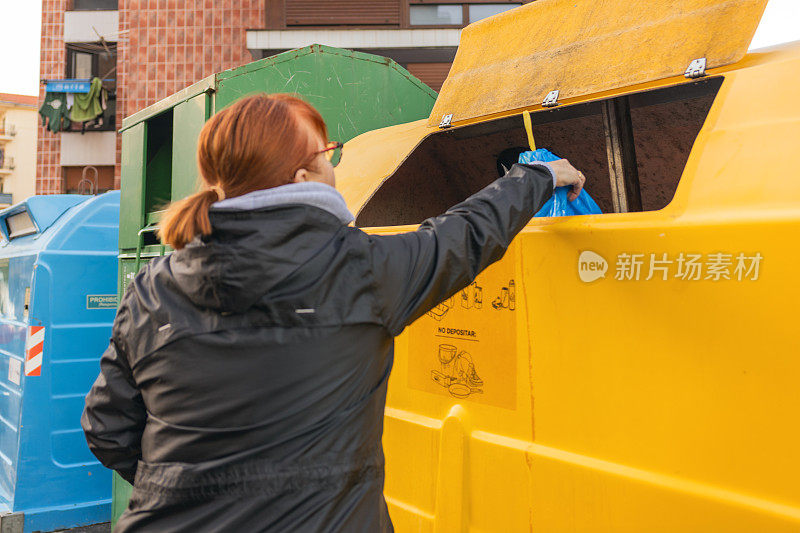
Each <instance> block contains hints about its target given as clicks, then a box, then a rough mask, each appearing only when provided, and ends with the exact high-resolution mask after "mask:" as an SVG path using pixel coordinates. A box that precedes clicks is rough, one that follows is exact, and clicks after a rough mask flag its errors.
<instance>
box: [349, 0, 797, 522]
mask: <svg viewBox="0 0 800 533" xmlns="http://www.w3.org/2000/svg"><path fill="white" fill-rule="evenodd" d="M765 4H766V0H704V1H700V0H651V1H647V2H620V1H619V0H593V1H592V2H579V1H575V0H539V1H537V2H533V3H530V4H527V5H524V6H522V7H520V8H517V9H514V10H512V11H509V12H506V13H504V14H501V15H498V16H496V17H493V18H490V19H487V20H484V21H481V22H478V23H476V24H473V25H471V26H469V27H467V28H466V29H465V30H464V32H463V34H462V37H461V45H460V47H459V50H458V53H457V56H456V59H455V62H454V64H453V67H452V69H451V71H450V75H449V77H448V79H447V81H446V82H445V84H444V86H443V88H442V92H441V94H440V96H439V99H438V101H437V103H436V105H435V107H434V110H433V112H432V114H431V117H430V118H429V119H428V120H422V121H419V122H413V123H409V124H403V125H398V126H393V127H390V128H385V129H382V130H377V131H374V132H370V133H366V134H363V135H361V136H359V137H357V138H355V139H353V140H352V141H350V142H349V143H347V145H346V146H345V153H346V154H347V155H346V157H345V158H344V159H343V161H342V164H341V165H340V166H339V168H337V176H338V184H339V188H340V190H341V191H342V192H343V194H344V195H345V198H346V199H347V201H348V204H349V206H350V208H351V209H352V210H353V212H354V213H356V214H357V219H356V224H357V225H358V226H360V227H364V228H369V229H368V231H369V232H373V233H391V232H400V231H408V230H410V229H413V228H414V227H415V225H416V224H418V223H419V222H421V221H422V220H424V219H425V218H426V217H428V216H434V215H437V214H439V213H440V212H442V211H444V210H445V209H446V208H448V207H449V206H451V205H453V204H455V203H457V202H458V201H460V200H462V199H464V198H465V197H467V196H468V195H469V194H471V193H473V192H475V191H477V190H479V189H480V188H482V187H483V186H485V185H486V184H488V183H490V182H491V181H492V180H493V179H495V178H496V177H497V176H498V170H497V168H498V163H499V160H498V158H502V154H503V153H506V152H507V151H508V150H511V152H512V153H514V150H517V151H518V150H522V149H524V148H525V147H526V146H528V137H527V134H526V131H525V127H524V125H523V119H522V113H523V112H524V111H529V112H530V113H531V119H532V131H533V134H534V137H535V143H536V145H537V146H538V147H541V148H549V149H550V150H551V151H553V152H554V153H556V154H559V155H560V156H562V157H566V158H568V159H570V160H571V161H572V162H573V163H574V164H575V166H577V167H578V168H579V169H581V170H583V171H584V173H585V174H586V176H587V189H588V191H589V193H590V194H591V195H592V196H593V197H594V198H595V200H596V201H597V203H598V204H599V205H600V207H601V208H602V209H603V212H604V214H600V215H589V216H576V217H566V218H536V219H534V220H533V221H531V222H530V224H528V226H527V227H526V228H525V229H524V230H523V231H522V233H521V234H520V235H519V236H518V237H517V238H516V239H515V240H514V242H513V244H512V246H511V248H510V249H509V250H508V252H507V253H506V255H505V257H504V258H503V259H502V260H501V261H500V262H498V263H496V264H495V265H493V266H491V267H490V268H488V269H487V270H486V271H485V272H483V273H482V274H480V275H479V276H478V278H477V279H476V280H475V282H474V283H473V284H471V285H470V286H468V287H466V288H465V289H464V290H463V291H460V292H459V293H457V294H454V295H452V297H450V298H448V299H447V300H445V301H444V302H442V303H441V304H440V305H439V306H437V307H436V308H435V309H433V310H432V311H431V312H430V313H428V314H427V315H425V316H423V317H422V318H420V319H419V320H418V321H416V322H415V323H414V324H412V325H411V326H410V327H408V328H407V329H406V331H405V332H404V333H403V334H402V335H401V336H400V337H399V338H398V339H397V342H396V352H395V353H396V359H395V366H394V371H393V374H392V377H391V379H390V382H389V395H388V406H387V409H386V418H385V435H384V446H385V450H386V468H387V477H386V488H385V494H386V498H387V502H388V504H389V510H390V513H391V516H392V519H393V521H394V523H395V525H396V527H397V530H398V531H401V532H402V531H438V532H459V531H504V532H505V531H537V532H545V533H551V532H585V531H592V532H650V533H652V532H677V531H680V532H718V531H719V532H721V531H725V532H756V531H757V532H765V531H770V532H772V531H776V532H777V531H781V532H782V531H787V532H788V531H792V532H796V531H800V491H798V489H797V480H798V479H800V453H798V450H800V424H798V422H797V421H798V415H797V413H798V412H800V357H798V354H800V335H798V326H797V318H796V315H797V313H796V311H795V310H794V307H795V305H796V304H797V302H799V301H800V282H798V277H797V276H798V274H797V271H798V270H797V269H798V265H800V247H799V246H798V235H800V179H799V178H798V169H800V150H799V149H798V139H800V103H798V100H799V99H800V93H799V92H798V82H800V43H795V44H789V45H784V46H780V47H776V48H772V49H767V50H763V51H758V52H753V53H749V54H746V50H747V48H748V45H749V43H750V40H751V39H752V36H753V33H754V31H755V29H756V27H757V25H758V22H759V20H760V17H761V15H762V13H763V10H764V7H765Z"/></svg>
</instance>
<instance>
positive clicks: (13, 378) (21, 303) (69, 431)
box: [0, 192, 120, 532]
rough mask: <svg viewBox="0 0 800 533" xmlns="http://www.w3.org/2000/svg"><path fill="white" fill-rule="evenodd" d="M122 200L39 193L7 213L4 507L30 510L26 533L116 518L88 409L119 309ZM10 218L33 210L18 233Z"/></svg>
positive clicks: (1, 290)
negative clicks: (90, 440) (85, 414)
mask: <svg viewBox="0 0 800 533" xmlns="http://www.w3.org/2000/svg"><path fill="white" fill-rule="evenodd" d="M119 198H120V195H119V192H110V193H106V194H103V195H100V196H97V197H89V198H88V199H87V197H86V196H78V195H59V196H41V197H33V198H30V199H29V200H27V201H26V202H23V203H22V204H17V205H15V206H12V207H10V208H8V209H5V210H3V211H0V228H2V229H1V231H2V232H3V234H4V236H5V238H6V239H5V241H4V244H3V245H2V247H0V278H2V279H0V306H1V307H2V309H0V313H1V314H2V316H0V359H2V363H0V366H2V368H3V369H4V375H3V378H4V379H3V381H2V392H3V394H2V396H0V409H1V412H2V418H3V427H2V430H1V431H0V453H2V458H3V465H2V471H0V491H1V492H0V507H2V508H3V511H4V512H8V513H15V514H23V515H24V531H26V532H27V531H52V530H55V529H65V528H68V527H75V526H80V525H88V524H95V523H100V522H105V521H108V520H109V518H110V510H111V509H110V508H111V500H110V491H109V482H110V474H109V472H108V471H107V470H106V469H105V468H103V467H102V465H100V463H99V462H97V460H96V459H95V458H94V456H93V455H92V454H91V452H89V449H88V448H87V446H86V440H85V438H84V436H83V430H82V429H81V427H80V417H81V412H82V411H83V405H84V398H85V396H86V393H87V392H88V391H89V389H90V388H91V385H92V383H93V382H94V380H95V378H96V377H97V372H98V361H99V359H100V355H101V354H102V353H103V351H104V350H105V349H106V347H107V346H108V339H109V338H110V336H111V325H112V322H113V320H114V315H115V313H116V306H117V296H116V291H115V288H116V277H117V234H118V224H119ZM12 217H29V218H25V221H27V220H30V221H31V222H32V224H33V225H32V226H31V228H30V233H28V234H27V235H22V236H17V237H12V238H11V239H10V240H9V239H8V237H9V229H10V228H11V227H13V226H14V223H12V224H11V225H9V222H8V221H9V219H10V218H12ZM6 372H7V373H6Z"/></svg>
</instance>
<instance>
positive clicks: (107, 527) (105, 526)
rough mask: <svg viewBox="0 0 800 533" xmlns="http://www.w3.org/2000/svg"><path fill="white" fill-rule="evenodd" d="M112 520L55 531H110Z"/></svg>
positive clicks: (97, 532) (100, 532) (91, 532)
mask: <svg viewBox="0 0 800 533" xmlns="http://www.w3.org/2000/svg"><path fill="white" fill-rule="evenodd" d="M110 532H111V522H103V523H102V524H95V525H93V526H83V527H75V528H72V529H59V530H58V531H54V532H53V533H110Z"/></svg>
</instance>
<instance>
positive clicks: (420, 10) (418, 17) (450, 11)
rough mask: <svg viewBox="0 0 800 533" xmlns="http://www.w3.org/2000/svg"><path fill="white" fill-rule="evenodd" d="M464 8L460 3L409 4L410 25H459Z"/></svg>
mask: <svg viewBox="0 0 800 533" xmlns="http://www.w3.org/2000/svg"><path fill="white" fill-rule="evenodd" d="M463 13H464V8H463V7H462V6H461V4H433V5H412V6H410V16H411V18H410V22H411V25H412V26H460V25H461V24H463V20H464V17H463Z"/></svg>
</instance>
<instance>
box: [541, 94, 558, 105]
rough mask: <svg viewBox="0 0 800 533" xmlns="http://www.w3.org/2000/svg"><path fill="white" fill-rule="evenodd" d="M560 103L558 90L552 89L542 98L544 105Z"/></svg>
mask: <svg viewBox="0 0 800 533" xmlns="http://www.w3.org/2000/svg"><path fill="white" fill-rule="evenodd" d="M557 105H558V91H557V90H556V91H550V92H549V93H547V96H545V97H544V100H542V107H556V106H557Z"/></svg>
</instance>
